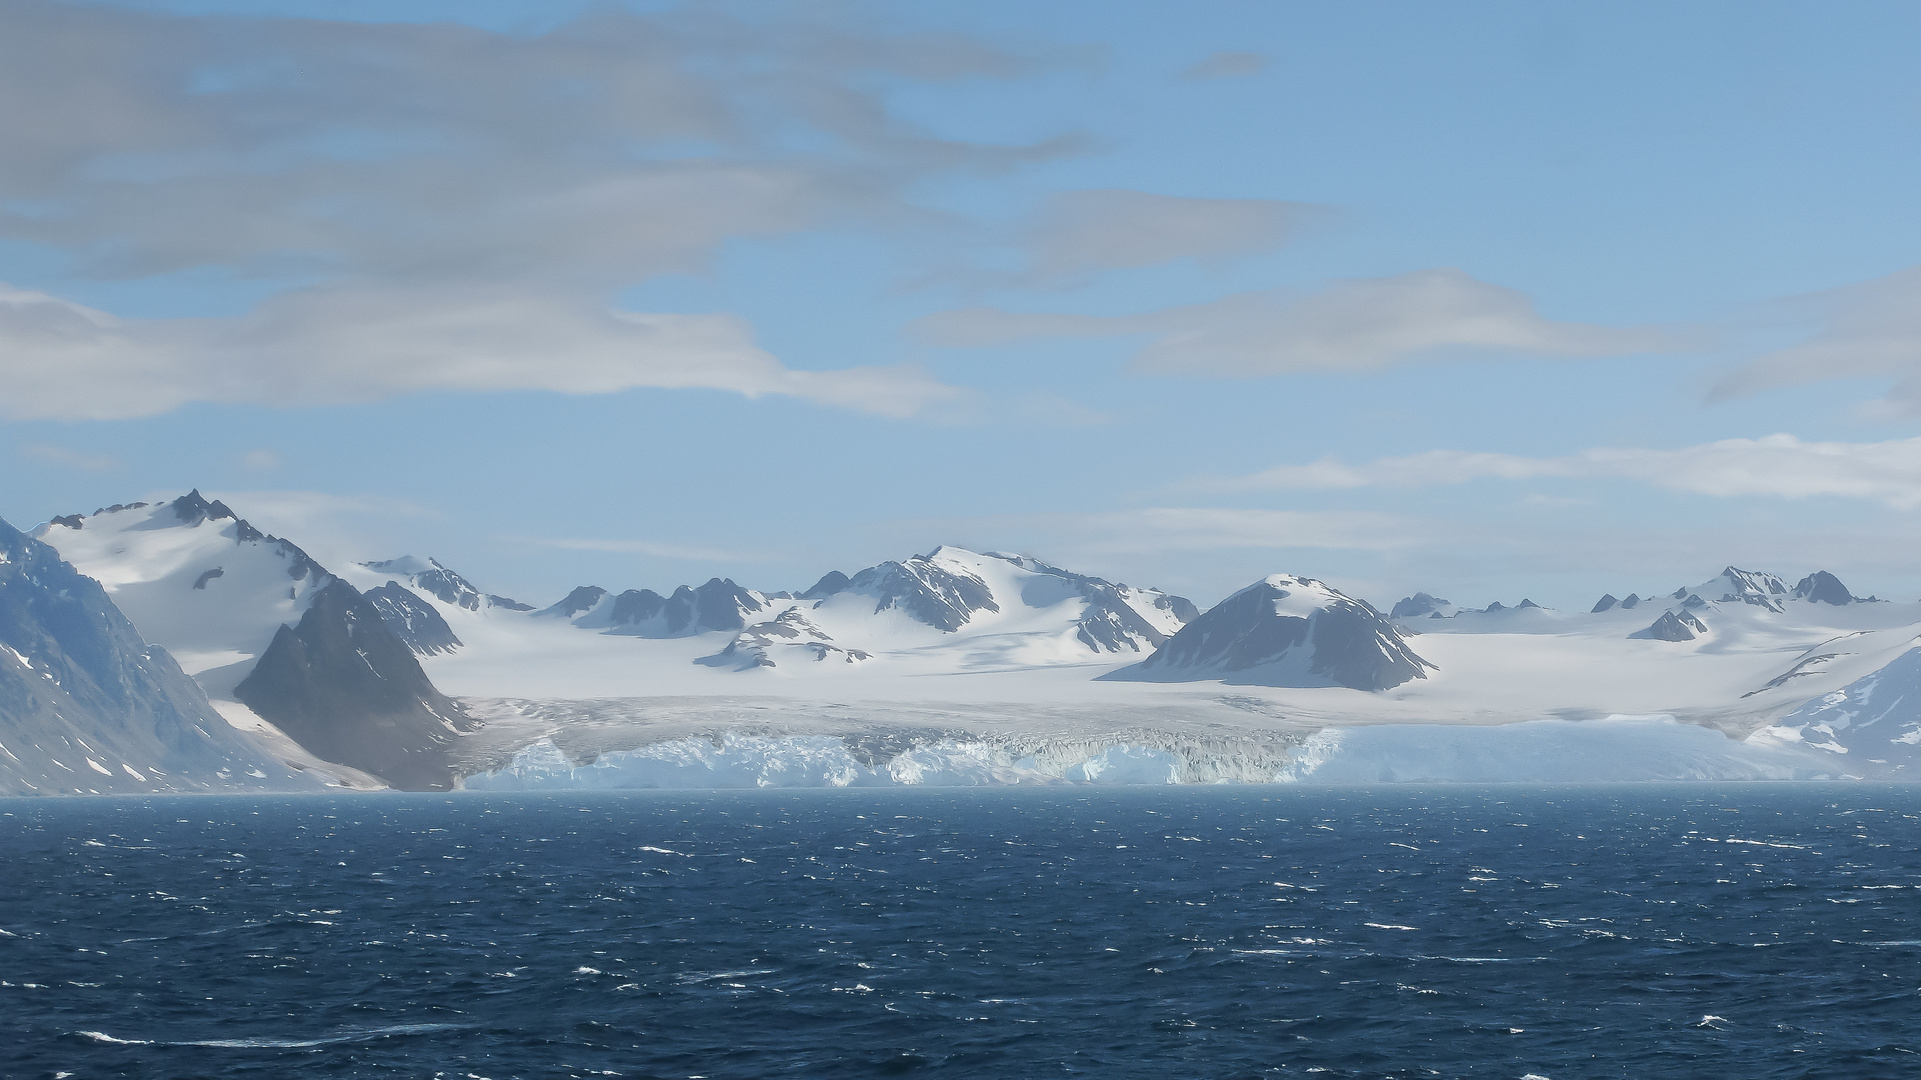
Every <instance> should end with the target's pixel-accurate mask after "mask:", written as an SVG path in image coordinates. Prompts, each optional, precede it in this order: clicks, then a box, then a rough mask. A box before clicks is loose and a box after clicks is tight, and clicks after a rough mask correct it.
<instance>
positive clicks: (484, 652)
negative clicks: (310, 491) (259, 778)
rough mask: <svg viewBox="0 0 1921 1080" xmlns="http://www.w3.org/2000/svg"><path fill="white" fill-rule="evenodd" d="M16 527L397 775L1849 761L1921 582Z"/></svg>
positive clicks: (134, 615)
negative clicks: (1644, 583)
mask: <svg viewBox="0 0 1921 1080" xmlns="http://www.w3.org/2000/svg"><path fill="white" fill-rule="evenodd" d="M37 532H38V534H39V535H41V536H43V537H45V538H46V540H47V541H48V542H49V543H52V544H54V545H55V546H56V547H58V548H60V549H61V551H62V553H63V554H65V555H66V556H67V557H69V558H70V559H71V560H72V561H73V562H74V563H75V564H76V565H77V567H78V568H79V569H80V571H81V572H83V573H89V574H94V575H96V576H97V577H98V578H99V579H100V581H101V583H102V584H103V585H104V590H105V595H106V596H107V597H108V598H109V599H111V600H113V601H115V602H119V603H122V604H124V606H125V609H126V610H127V612H128V615H129V617H130V618H131V619H132V623H133V627H134V628H135V629H136V630H137V631H138V632H139V633H140V634H141V635H143V636H144V637H145V638H146V640H147V641H149V642H153V643H157V644H159V645H161V646H164V647H166V648H167V649H168V650H170V651H173V652H176V653H177V654H178V655H180V656H181V657H182V658H183V666H184V667H186V668H187V670H188V673H189V674H191V675H193V676H194V677H195V678H196V679H198V680H199V681H200V684H201V686H202V687H204V688H205V689H206V691H207V692H208V694H209V696H210V698H211V699H212V706H213V708H214V709H215V710H218V712H219V714H220V715H222V716H225V717H227V718H229V719H231V720H232V721H233V722H234V723H235V724H236V725H237V726H241V727H243V730H244V733H245V734H246V736H247V737H249V738H254V739H257V740H261V741H262V742H261V745H267V746H270V747H271V748H272V750H273V752H274V755H275V756H278V757H280V758H283V759H286V760H298V761H301V762H302V763H304V764H306V765H308V766H310V767H314V768H319V767H321V766H322V765H323V764H325V763H329V762H331V763H334V765H337V766H342V767H343V768H341V769H340V770H339V773H338V774H339V775H353V776H362V775H364V776H365V777H366V778H367V779H368V781H369V782H370V783H378V782H381V781H379V780H375V779H374V777H375V776H377V777H380V778H384V782H386V783H390V784H399V785H402V786H408V787H423V788H442V787H446V786H449V785H451V784H458V783H468V782H471V783H472V784H473V785H474V786H487V785H492V786H501V785H506V786H513V785H515V784H531V785H533V786H547V785H552V784H562V785H566V784H572V783H576V782H585V781H584V780H582V779H581V774H583V772H584V771H585V770H589V769H591V770H593V774H592V775H593V778H594V779H593V782H594V783H598V784H613V785H616V786H617V785H619V784H629V783H641V784H648V783H656V782H660V783H668V782H672V783H679V782H682V781H685V780H687V779H688V778H689V777H694V778H696V779H698V778H699V777H703V776H705V777H708V778H710V779H712V778H716V777H721V776H723V774H724V775H725V776H726V777H729V778H730V779H727V780H726V781H725V782H727V783H736V782H740V783H747V782H751V783H772V782H780V783H786V782H806V783H815V782H821V783H829V782H831V783H840V782H849V783H854V782H859V783H869V782H875V783H878V782H888V783H894V782H899V783H921V782H955V783H960V782H967V783H972V782H992V783H1012V782H1021V783H1027V782H1056V781H1061V780H1065V781H1068V782H1077V783H1078V782H1089V783H1092V782H1108V781H1111V780H1117V779H1122V778H1132V779H1133V780H1141V779H1143V778H1150V779H1151V778H1152V777H1157V776H1158V777H1163V778H1167V777H1171V778H1174V779H1178V780H1182V781H1187V782H1192V781H1199V780H1207V779H1238V780H1246V779H1302V780H1304V779H1312V778H1319V779H1323V780H1339V779H1341V778H1349V779H1352V778H1361V779H1366V778H1367V777H1369V776H1373V777H1376V778H1417V777H1425V778H1429V779H1448V778H1455V779H1490V778H1509V779H1529V778H1540V779H1547V778H1552V777H1563V778H1589V779H1610V778H1612V779H1660V778H1667V779H1682V778H1687V777H1698V778H1708V777H1719V778H1742V777H1778V778H1791V777H1814V776H1842V775H1867V773H1864V772H1861V771H1860V770H1859V769H1858V768H1857V764H1858V763H1859V762H1862V761H1870V762H1873V761H1880V762H1893V763H1898V762H1899V761H1901V760H1902V759H1901V758H1900V757H1899V753H1900V748H1901V747H1904V746H1908V745H1910V744H1908V743H1905V742H1902V741H1901V739H1902V738H1903V737H1905V736H1906V735H1907V734H1908V733H1909V731H1910V730H1921V711H1917V710H1910V709H1909V708H1908V706H1907V704H1906V702H1907V701H1910V700H1921V693H1918V694H1916V695H1909V694H1906V693H1905V692H1904V693H1902V694H1898V695H1894V696H1893V697H1890V695H1891V694H1892V691H1889V690H1888V689H1887V687H1889V686H1896V685H1900V684H1902V683H1903V679H1904V678H1905V677H1906V676H1905V675H1904V674H1903V672H1904V670H1905V669H1903V668H1902V667H1901V666H1900V665H1901V663H1904V662H1906V663H1909V664H1910V665H1911V666H1916V667H1921V660H1916V661H1903V660H1902V658H1903V657H1905V656H1907V655H1908V654H1909V653H1910V652H1911V651H1913V650H1914V649H1915V645H1916V643H1917V639H1918V637H1921V603H1906V602H1900V603H1890V602H1882V601H1875V600H1874V598H1872V597H1869V598H1866V599H1863V598H1858V597H1855V596H1854V595H1853V594H1852V592H1851V591H1850V590H1848V589H1847V587H1846V586H1845V585H1843V584H1842V583H1841V582H1840V581H1838V580H1837V579H1835V577H1834V575H1832V574H1829V573H1825V572H1821V571H1816V572H1813V573H1810V574H1806V575H1805V576H1802V577H1800V578H1799V580H1798V583H1797V584H1796V585H1795V586H1794V587H1792V588H1790V587H1788V586H1787V584H1786V581H1788V580H1794V579H1792V578H1783V577H1780V576H1777V575H1774V574H1767V573H1760V572H1755V571H1748V570H1742V569H1738V568H1735V567H1728V568H1726V569H1724V570H1723V571H1722V572H1721V573H1719V574H1717V575H1716V576H1714V577H1713V578H1710V579H1709V580H1708V581H1706V582H1704V583H1702V584H1700V585H1695V586H1685V587H1682V588H1679V589H1674V590H1672V591H1665V592H1664V591H1660V590H1655V591H1651V592H1650V591H1645V590H1637V591H1633V592H1629V591H1627V590H1618V591H1619V592H1621V593H1625V596H1626V598H1625V599H1619V598H1617V595H1616V594H1615V593H1610V594H1608V595H1606V596H1604V597H1602V598H1601V599H1600V600H1599V601H1598V602H1597V603H1595V604H1594V605H1593V608H1592V610H1589V611H1559V610H1553V609H1548V608H1544V607H1541V606H1539V605H1536V604H1534V603H1533V602H1532V601H1529V600H1521V601H1519V602H1518V603H1515V604H1513V605H1512V606H1509V605H1507V604H1504V603H1490V604H1488V605H1487V606H1486V607H1482V608H1472V607H1468V606H1465V605H1460V604H1455V603H1451V602H1449V601H1447V600H1442V599H1439V598H1437V597H1435V596H1433V595H1430V594H1426V593H1421V594H1416V595H1415V596H1411V597H1407V598H1405V599H1404V600H1402V601H1401V602H1400V603H1398V604H1395V605H1393V608H1392V611H1391V613H1390V614H1389V615H1385V616H1384V615H1382V614H1381V613H1380V612H1379V611H1377V610H1376V609H1375V608H1373V607H1372V606H1370V605H1369V604H1368V603H1366V602H1365V601H1363V600H1360V599H1358V598H1355V597H1352V596H1348V595H1345V594H1343V593H1342V592H1340V591H1339V590H1338V589H1335V588H1334V587H1332V586H1330V585H1327V584H1325V583H1323V582H1319V581H1315V580H1313V579H1311V578H1305V577H1297V576H1291V575H1275V576H1274V577H1271V578H1268V579H1266V580H1264V581H1261V582H1258V583H1256V584H1255V585H1253V586H1250V587H1249V588H1247V589H1243V590H1241V591H1240V592H1237V593H1236V594H1234V595H1233V596H1231V597H1229V598H1228V599H1226V600H1224V601H1222V602H1221V603H1220V604H1217V605H1215V606H1214V607H1213V608H1211V609H1209V610H1208V611H1207V612H1205V613H1202V612H1199V611H1197V610H1196V609H1195V607H1194V605H1192V604H1191V603H1189V602H1188V601H1186V600H1183V599H1181V598H1180V597H1176V596H1170V595H1168V594H1166V593H1163V592H1160V591H1158V590H1153V589H1140V588H1134V587H1130V586H1127V585H1124V584H1119V583H1116V582H1112V581H1109V580H1106V579H1103V578H1099V577H1094V576H1090V575H1087V574H1082V573H1077V572H1074V571H1069V570H1065V569H1062V568H1060V567H1058V566H1053V565H1050V564H1048V563H1045V562H1041V561H1039V560H1036V559H1033V558H1029V557H1024V556H1019V555H1010V554H1001V553H980V552H974V551H969V550H965V549H962V548H956V547H941V548H936V549H934V550H932V551H930V552H928V553H926V554H924V555H916V556H912V557H909V558H904V559H901V560H898V561H889V562H883V563H880V564H878V565H875V566H870V567H867V568H865V569H861V570H859V571H856V572H853V573H851V574H848V573H841V572H839V571H830V572H828V573H826V574H824V575H822V576H821V577H820V578H819V579H818V580H817V581H816V582H815V584H814V585H813V586H811V587H810V588H808V589H806V590H805V591H802V592H799V593H794V592H788V591H779V590H776V591H762V590H758V589H755V588H752V587H749V585H746V584H741V583H738V582H735V581H732V580H729V579H726V578H709V579H707V580H706V583H705V584H701V585H694V584H685V585H680V586H678V587H675V588H671V589H663V590H661V591H658V592H657V591H654V590H652V589H647V588H625V589H624V590H622V591H616V590H615V589H609V588H605V587H602V586H599V585H583V586H581V587H579V588H576V589H574V590H573V591H572V592H570V593H569V594H568V595H567V596H566V597H564V598H562V599H560V600H559V601H558V602H556V603H552V604H550V605H548V606H545V607H541V608H538V609H536V608H535V607H534V606H533V605H529V604H525V603H521V602H518V601H515V600H510V599H507V598H505V597H503V596H500V595H498V594H494V593H489V592H487V591H486V590H485V589H484V588H483V587H481V586H480V585H476V584H475V583H473V582H471V581H469V580H467V578H465V577H463V576H462V575H461V574H459V573H457V572H455V571H454V570H453V569H452V568H450V567H448V566H446V565H444V564H442V563H440V562H438V561H436V560H434V559H422V558H413V557H403V558H399V559H389V560H386V561H376V562H357V563H348V564H344V565H341V566H339V567H338V574H337V576H336V574H335V573H330V572H329V571H328V570H327V569H326V568H323V567H321V566H320V565H319V564H318V563H316V562H315V561H314V560H313V559H311V558H310V557H308V556H307V555H306V553H305V552H303V551H302V550H301V549H300V548H299V547H298V546H297V545H295V544H293V543H291V542H290V541H287V540H282V539H279V538H276V537H271V536H267V535H265V534H264V533H262V532H261V531H260V530H258V529H254V528H253V527H252V526H250V525H248V524H247V523H246V522H245V521H244V520H242V519H241V518H239V517H238V516H237V515H235V514H234V512H233V511H232V510H230V509H229V508H228V507H226V506H225V505H222V504H221V503H219V502H215V501H209V500H206V499H204V498H202V497H201V496H200V495H199V494H198V493H190V494H189V495H186V496H182V497H181V498H178V499H173V500H168V501H163V502H160V503H156V504H153V505H142V504H134V505H129V506H115V507H106V508H103V509H102V510H100V511H97V512H96V513H95V514H92V515H84V516H83V515H71V516H68V517H65V518H60V519H56V520H55V521H52V522H49V523H47V524H46V525H44V526H42V527H41V528H40V529H39V530H37ZM696 580H699V579H696ZM163 655H164V654H163ZM443 691H444V693H443ZM1837 694H1838V695H1840V697H1838V698H1833V696H1834V695H1837ZM447 695H452V696H447ZM1830 698H1833V700H1836V701H1840V702H1842V703H1843V704H1842V705H1839V706H1831V707H1827V708H1826V709H1825V711H1822V710H1821V709H1819V708H1817V706H1818V704H1819V703H1820V702H1821V701H1825V700H1829V699H1830ZM1897 698H1898V701H1897V700H1896V699H1897ZM1890 701H1894V702H1895V703H1894V704H1888V702H1890ZM9 707H11V708H15V709H19V708H24V707H25V706H7V705H5V704H0V719H6V713H5V710H6V709H7V708H9ZM1810 710H1815V711H1814V712H1810ZM1837 710H1839V711H1838V712H1837ZM1864 710H1865V711H1864ZM1840 713H1847V714H1848V715H1847V716H1846V717H1845V718H1842V717H1841V716H1840ZM1911 713H1912V715H1910V714H1911ZM1817 714H1818V715H1817ZM1868 715H1872V716H1873V717H1875V719H1874V720H1873V722H1872V723H1869V722H1867V721H1865V720H1863V719H1861V717H1863V716H1868ZM1810 717H1812V718H1810ZM1839 719H1845V721H1846V722H1845V723H1841V722H1837V721H1838V720H1839ZM1677 720H1678V721H1680V723H1679V724H1678V725H1677V724H1676V723H1675V721H1677ZM1904 725H1911V727H1910V726H1904ZM1883 729H1886V731H1887V732H1889V734H1887V735H1886V736H1885V737H1884V736H1883V735H1882V734H1880V732H1881V731H1882V730H1883ZM1864 731H1865V732H1870V734H1869V735H1866V736H1863V735H1861V734H1860V733H1861V732H1864ZM1848 732H1855V733H1856V734H1854V735H1849V734H1847V733H1848ZM1836 733H1840V734H1839V735H1837V734H1836ZM1859 738H1868V739H1869V742H1871V743H1874V746H1873V748H1872V750H1871V751H1867V750H1862V749H1860V748H1859V747H1858V746H1856V742H1858V740H1859ZM756 740H758V741H756ZM1850 740H1854V741H1850ZM1877 740H1878V741H1877ZM1917 740H1918V741H1921V736H1917ZM4 741H5V740H4V739H0V742H4ZM1881 743H1888V744H1890V746H1891V747H1892V748H1889V747H1883V746H1881V745H1880V744H1881ZM1830 744H1832V745H1830ZM8 745H10V744H8ZM95 745H97V744H95ZM1864 745H1865V744H1864ZM836 746H838V747H841V749H838V750H836V749H834V747H836ZM1833 746H1838V747H1841V748H1843V749H1846V750H1847V751H1848V753H1847V754H1842V753H1840V752H1839V751H1837V750H1835V749H1833V748H1832V747H1833ZM1602 748H1614V749H1606V750H1605V754H1606V755H1609V757H1608V760H1609V761H1611V762H1613V763H1614V764H1613V765H1609V766H1607V767H1605V768H1604V767H1602V766H1601V764H1599V763H1597V759H1596V758H1595V755H1596V754H1601V753H1603V752H1604V751H1603V749H1602ZM1557 755H1560V757H1557ZM1562 758H1565V760H1564V761H1563V760H1562ZM97 760H98V759H97ZM623 762H624V763H626V764H622V765H620V766H619V767H618V768H616V767H615V764H614V763H623ZM674 762H678V763H679V764H673V763H674ZM849 762H852V764H849ZM1557 762H1559V763H1558V764H1557ZM1837 762H1839V764H1837ZM102 763H103V764H105V762H104V761H103V762H102ZM663 763H665V764H663ZM804 763H811V764H804ZM67 764H69V765H70V764H72V763H71V762H67ZM135 764H136V766H137V763H135ZM817 765H818V766H819V768H815V766H817ZM1617 766H1618V767H1617ZM328 767H333V766H328ZM1877 767H1878V766H1877ZM1888 768H1890V769H1892V768H1895V765H1889V766H1888ZM717 769H718V770H720V771H719V772H716V771H715V770H717ZM355 770H359V771H358V772H356V771H355ZM503 770H504V771H503ZM689 770H691V771H689ZM743 770H744V771H743ZM1490 770H1492V771H1491V772H1490ZM1503 770H1505V771H1503ZM1610 770H1611V771H1610ZM484 777H492V779H483V778H484ZM674 777H679V778H680V779H673V778H674ZM835 777H838V778H839V779H834V778H835ZM663 778H665V779H663ZM809 778H811V779H809ZM1103 778H1104V779H1103ZM700 782H703V783H704V782H706V781H700ZM715 782H720V781H718V780H716V781H715ZM1130 782H1131V781H1130ZM102 790H104V789H102Z"/></svg>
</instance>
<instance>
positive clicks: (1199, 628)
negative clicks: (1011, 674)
mask: <svg viewBox="0 0 1921 1080" xmlns="http://www.w3.org/2000/svg"><path fill="white" fill-rule="evenodd" d="M1434 668H1435V665H1433V664H1432V663H1429V662H1428V661H1427V660H1425V659H1423V658H1421V657H1420V656H1418V655H1416V654H1415V652H1414V651H1413V650H1412V649H1411V648H1409V647H1408V645H1407V643H1406V640H1405V638H1404V636H1403V632H1402V631H1401V629H1400V627H1398V626H1396V625H1395V624H1394V623H1393V622H1391V621H1389V620H1388V619H1387V618H1385V617H1384V616H1382V615H1381V613H1380V612H1379V611H1376V610H1375V609H1374V607H1373V606H1372V605H1370V604H1368V603H1367V602H1366V601H1364V600H1357V599H1354V598H1353V597H1350V596H1347V595H1345V594H1343V593H1341V592H1340V591H1338V590H1336V589H1334V588H1332V587H1331V586H1329V585H1327V584H1325V583H1323V582H1320V581H1316V580H1314V579H1313V578H1301V577H1293V576H1290V575H1286V574H1276V575H1274V576H1273V577H1270V578H1267V579H1266V580H1264V581H1260V582H1256V583H1255V584H1253V585H1250V586H1248V587H1247V588H1245V589H1242V590H1241V591H1240V592H1237V593H1235V594H1234V595H1233V596H1230V597H1228V598H1227V599H1225V600H1223V601H1221V602H1220V603H1219V604H1216V605H1214V606H1213V607H1212V608H1210V609H1208V610H1207V611H1206V612H1204V613H1203V614H1202V615H1201V616H1200V617H1199V618H1197V619H1195V620H1194V621H1192V622H1190V623H1188V624H1187V625H1186V626H1183V627H1182V628H1181V629H1180V632H1179V633H1177V634H1175V635H1174V636H1173V637H1171V638H1169V639H1168V640H1167V642H1166V643H1165V644H1163V645H1162V646H1161V647H1160V648H1159V649H1157V650H1155V652H1154V655H1152V656H1150V657H1148V658H1147V659H1146V660H1143V661H1141V662H1140V663H1138V664H1134V665H1132V666H1130V667H1126V668H1122V669H1121V670H1120V671H1117V672H1111V673H1109V674H1108V675H1106V676H1103V678H1108V679H1116V680H1134V679H1141V680H1151V681H1156V682H1186V681H1193V680H1198V679H1220V680H1221V681H1223V682H1228V683H1241V684H1250V685H1261V686H1345V687H1349V688H1351V689H1355V690H1370V691H1379V690H1387V689H1390V688H1392V687H1395V686H1399V685H1401V684H1402V683H1404V682H1407V681H1409V680H1411V679H1424V678H1426V677H1427V674H1426V673H1427V672H1428V671H1429V670H1433V669H1434Z"/></svg>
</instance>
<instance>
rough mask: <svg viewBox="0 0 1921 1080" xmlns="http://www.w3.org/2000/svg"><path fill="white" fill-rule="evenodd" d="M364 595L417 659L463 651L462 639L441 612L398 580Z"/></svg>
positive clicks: (381, 619) (381, 618)
mask: <svg viewBox="0 0 1921 1080" xmlns="http://www.w3.org/2000/svg"><path fill="white" fill-rule="evenodd" d="M362 595H364V596H365V597H366V598H367V602H368V603H369V604H371V605H373V609H374V610H375V611H376V612H378V613H379V614H380V621H381V622H384V623H386V624H387V629H389V630H392V631H393V632H394V636H395V637H397V638H399V639H400V640H401V641H403V642H406V644H407V648H409V649H411V650H413V653H414V655H415V656H435V655H438V654H440V653H450V652H453V651H454V650H455V649H458V648H460V639H459V638H458V637H455V636H454V631H453V627H451V626H448V625H447V620H446V619H443V618H441V617H440V612H438V611H435V610H434V606H433V605H432V604H429V603H427V602H426V601H425V600H422V599H421V598H420V596H419V594H418V593H415V592H414V591H413V590H411V589H409V588H407V587H406V586H405V585H402V584H401V583H399V582H398V581H389V582H387V583H386V584H385V585H381V586H378V587H376V588H372V589H368V590H367V591H366V592H365V593H364V594H362Z"/></svg>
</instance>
